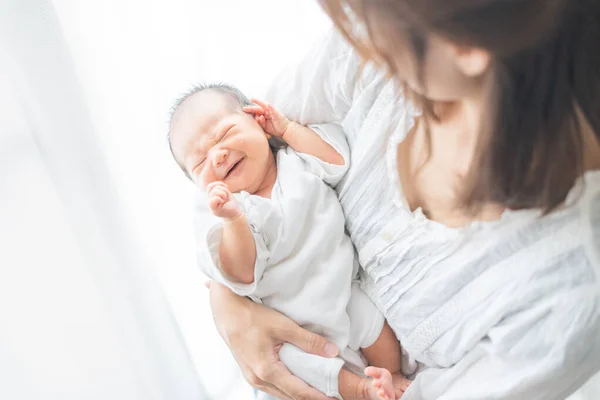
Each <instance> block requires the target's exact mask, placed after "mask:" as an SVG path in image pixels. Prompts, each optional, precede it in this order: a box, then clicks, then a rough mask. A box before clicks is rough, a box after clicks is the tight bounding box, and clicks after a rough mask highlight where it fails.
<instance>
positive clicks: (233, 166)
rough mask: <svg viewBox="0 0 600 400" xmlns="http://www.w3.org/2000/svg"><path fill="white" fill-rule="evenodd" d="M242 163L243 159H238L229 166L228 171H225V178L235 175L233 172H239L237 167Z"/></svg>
mask: <svg viewBox="0 0 600 400" xmlns="http://www.w3.org/2000/svg"><path fill="white" fill-rule="evenodd" d="M243 161H244V159H243V158H240V159H239V160H238V161H237V162H236V163H235V164H233V165H232V166H231V168H229V171H227V174H225V178H228V177H229V175H231V174H233V173H235V171H237V170H239V166H240V165H241V164H242V162H243Z"/></svg>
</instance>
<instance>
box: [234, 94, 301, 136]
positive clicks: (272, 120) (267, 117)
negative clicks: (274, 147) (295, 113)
mask: <svg viewBox="0 0 600 400" xmlns="http://www.w3.org/2000/svg"><path fill="white" fill-rule="evenodd" d="M252 102H253V103H254V104H255V105H252V106H246V107H244V112H246V113H248V114H252V115H253V116H254V119H255V120H256V122H258V123H259V124H260V126H261V127H262V128H263V130H264V131H265V133H267V134H269V135H273V136H277V137H280V138H283V139H284V140H285V137H284V135H285V133H286V132H287V130H288V128H289V127H290V125H291V122H290V120H289V119H287V118H286V117H285V116H284V115H283V114H281V113H280V112H279V111H277V110H276V109H275V107H273V106H272V105H270V104H267V103H265V102H264V101H260V100H257V99H252Z"/></svg>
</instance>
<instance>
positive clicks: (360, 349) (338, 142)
mask: <svg viewBox="0 0 600 400" xmlns="http://www.w3.org/2000/svg"><path fill="white" fill-rule="evenodd" d="M169 135H170V136H169V143H170V146H171V151H172V153H173V156H174V158H175V160H176V161H177V163H178V164H179V165H180V167H181V169H182V170H183V171H184V173H185V174H186V175H187V176H188V177H189V178H190V179H191V180H192V181H193V182H194V183H195V184H196V185H197V186H198V187H199V188H200V189H201V191H200V192H201V196H200V200H199V204H198V206H197V220H196V226H197V228H198V231H199V232H200V234H199V238H198V239H199V243H198V245H199V248H200V250H199V258H200V260H199V263H200V267H201V268H202V270H203V271H204V272H205V273H206V274H207V275H208V276H209V277H210V278H212V279H214V280H216V281H219V282H221V283H223V284H225V285H227V286H228V287H229V288H231V289H232V290H233V291H234V292H235V293H237V294H238V295H240V296H248V297H250V298H251V299H252V300H253V301H255V302H257V303H261V304H264V305H265V306H267V307H270V308H272V309H274V310H277V311H279V312H281V313H283V314H285V315H287V316H288V317H290V318H292V319H293V320H294V321H296V322H297V323H298V324H299V325H301V326H303V327H304V328H306V329H309V330H311V331H313V332H315V333H318V334H320V335H323V336H324V337H326V338H327V339H328V340H330V341H332V342H333V343H335V344H336V345H337V347H338V348H339V349H340V353H339V357H337V358H324V357H320V356H315V355H312V354H307V353H304V352H303V351H301V350H300V349H298V348H297V347H295V346H292V345H290V344H284V345H283V346H282V347H281V349H280V351H279V357H280V359H281V361H282V362H283V363H284V364H285V365H286V367H287V368H288V369H289V370H290V371H291V372H292V373H293V374H294V375H296V376H298V377H299V378H301V379H303V380H304V381H306V382H307V383H308V384H310V385H311V386H313V387H315V388H317V389H318V390H320V391H321V392H323V393H324V394H326V395H327V396H330V397H337V398H343V399H363V398H364V399H386V400H387V399H392V400H393V399H397V398H399V397H400V396H401V395H402V393H403V392H404V390H405V389H406V388H407V386H408V384H409V382H410V381H408V380H407V379H406V378H404V377H403V376H402V375H401V374H400V346H399V343H398V340H397V339H396V336H395V335H394V333H393V332H392V330H391V328H390V327H389V326H388V325H387V323H385V320H384V318H383V316H382V314H381V313H380V312H379V311H378V310H377V309H376V307H375V305H374V304H373V303H372V302H371V301H370V300H369V299H368V298H367V296H366V295H365V294H364V293H363V292H362V291H361V290H360V288H359V287H358V284H357V283H353V281H354V279H355V278H356V276H357V272H358V264H357V261H356V259H355V256H354V248H353V246H352V243H351V242H350V239H349V237H348V236H347V235H346V233H345V230H344V223H345V222H344V215H343V213H342V208H341V206H340V204H339V202H338V199H337V196H336V193H335V191H334V190H333V189H332V187H334V186H335V185H336V184H337V183H338V182H339V181H340V180H341V179H342V177H343V175H344V173H345V171H346V170H347V167H348V162H349V155H348V152H349V151H348V147H347V143H346V139H345V136H344V133H343V132H342V130H341V127H340V126H339V125H335V124H324V125H316V126H312V129H311V128H309V127H306V126H302V125H300V124H298V123H296V122H292V121H289V120H288V119H287V118H286V117H284V116H283V115H281V114H280V113H279V112H277V110H275V109H274V108H273V107H272V106H270V105H268V104H265V103H263V102H260V101H258V100H254V104H253V103H251V102H250V101H249V100H248V99H247V98H246V97H245V96H244V95H243V94H242V93H241V92H240V91H239V90H238V89H236V88H235V87H233V86H229V85H223V84H216V85H207V86H197V87H195V88H194V89H193V90H192V91H191V92H190V93H188V94H187V95H185V96H184V97H183V98H182V99H181V100H179V101H178V102H177V103H176V105H175V107H174V111H173V115H172V118H171V124H170V133H169ZM276 141H279V143H282V144H283V145H277V144H276V143H275V142H276ZM363 356H364V357H363ZM365 359H366V362H365ZM367 365H371V366H373V367H369V368H366V367H367ZM365 368H366V369H365ZM363 371H364V373H365V374H366V375H367V376H369V377H371V378H373V379H369V378H367V377H365V376H364V375H362V372H363ZM264 396H266V395H264Z"/></svg>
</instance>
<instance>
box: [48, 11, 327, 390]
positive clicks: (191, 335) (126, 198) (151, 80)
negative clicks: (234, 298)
mask: <svg viewBox="0 0 600 400" xmlns="http://www.w3.org/2000/svg"><path fill="white" fill-rule="evenodd" d="M54 4H55V6H56V9H57V13H58V15H59V18H60V20H61V23H62V25H63V29H64V33H65V36H66V38H67V42H68V44H69V47H70V50H71V53H72V56H73V59H74V62H75V66H76V69H77V72H78V75H79V78H80V80H81V83H82V86H83V88H84V91H85V93H84V94H85V96H86V100H87V102H88V106H89V108H90V111H91V114H92V119H93V123H94V125H95V128H96V130H97V132H98V134H99V136H100V137H101V140H102V146H103V149H102V150H103V151H104V153H105V156H106V157H107V159H108V160H109V167H110V168H111V172H112V174H113V176H114V178H115V182H114V183H115V186H116V188H117V190H118V191H119V194H120V195H121V198H122V199H123V202H124V205H125V208H126V209H125V212H124V215H125V216H126V218H128V221H127V222H128V223H130V226H132V227H133V229H134V234H136V235H137V238H138V240H139V243H138V244H139V246H140V248H141V249H142V250H143V251H144V253H145V256H146V257H147V259H148V260H150V261H151V263H152V264H153V265H154V266H155V267H156V269H157V271H158V273H159V276H160V277H161V278H162V282H163V284H164V287H165V290H166V292H167V295H168V298H169V299H170V301H171V303H172V305H173V310H174V313H175V315H176V318H177V319H178V321H179V323H180V326H181V329H182V333H183V335H184V337H185V339H186V341H187V343H188V346H189V348H190V350H191V353H192V356H193V358H194V361H195V364H196V366H197V368H198V371H199V373H200V375H201V377H202V380H203V382H204V383H205V386H206V387H207V388H208V390H209V391H210V392H211V394H212V397H213V398H219V399H222V398H224V397H223V395H222V394H220V393H222V392H221V391H222V390H226V389H228V388H230V387H231V386H232V384H231V383H232V381H233V380H234V379H236V382H241V379H240V375H239V374H237V372H236V371H237V368H235V363H234V361H233V359H232V358H231V356H230V355H229V353H228V352H227V350H226V348H225V345H224V344H223V343H222V342H221V340H220V338H219V337H218V335H217V333H216V331H215V329H214V327H213V322H212V319H211V316H210V311H209V308H208V301H207V293H206V290H205V289H204V287H203V281H204V279H203V277H202V275H201V274H200V273H199V272H198V270H197V268H196V265H195V259H194V245H193V231H192V226H191V221H192V218H191V200H192V193H193V190H194V188H193V186H192V185H191V183H189V182H188V181H187V180H186V179H185V178H184V177H183V175H182V173H181V172H180V171H179V169H178V168H177V166H176V165H175V164H174V162H173V161H172V160H171V157H170V154H169V152H168V148H167V144H166V140H165V137H166V133H167V123H166V122H167V118H168V111H169V109H170V106H171V104H172V101H173V100H174V98H175V97H177V96H178V95H179V94H180V93H181V92H182V91H183V90H184V89H185V88H186V87H187V86H189V85H190V84H192V83H195V82H198V81H213V80H223V81H227V82H230V83H233V84H235V85H237V86H239V87H240V88H241V89H242V90H244V91H245V92H246V93H247V94H249V95H251V96H260V95H261V94H262V92H263V91H264V90H265V88H266V86H267V85H268V84H269V82H270V81H271V80H272V78H273V77H274V75H275V74H277V72H278V71H279V70H281V69H282V67H283V66H284V65H286V64H288V63H290V62H293V60H295V59H298V58H299V57H301V56H302V53H303V52H304V51H306V49H307V48H308V47H309V46H310V45H311V43H313V42H314V40H316V38H317V37H318V36H319V35H320V34H321V33H322V32H324V31H325V30H326V29H327V27H328V20H327V18H326V17H325V16H324V14H322V12H321V10H320V9H319V8H318V6H317V4H316V1H310V0H255V1H247V0H218V1H217V0H214V1H208V0H168V1H167V0H163V1H158V0H97V1H93V0H86V1H82V0H54ZM249 396H250V395H249V394H248V388H247V387H246V386H245V385H240V386H239V390H238V391H237V392H236V393H235V394H231V395H229V398H235V399H240V398H246V397H249Z"/></svg>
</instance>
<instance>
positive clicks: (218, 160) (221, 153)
mask: <svg viewBox="0 0 600 400" xmlns="http://www.w3.org/2000/svg"><path fill="white" fill-rule="evenodd" d="M226 159H227V150H222V149H221V150H217V151H216V152H215V157H214V158H213V163H214V165H215V167H218V166H220V165H221V164H223V162H225V160H226Z"/></svg>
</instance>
